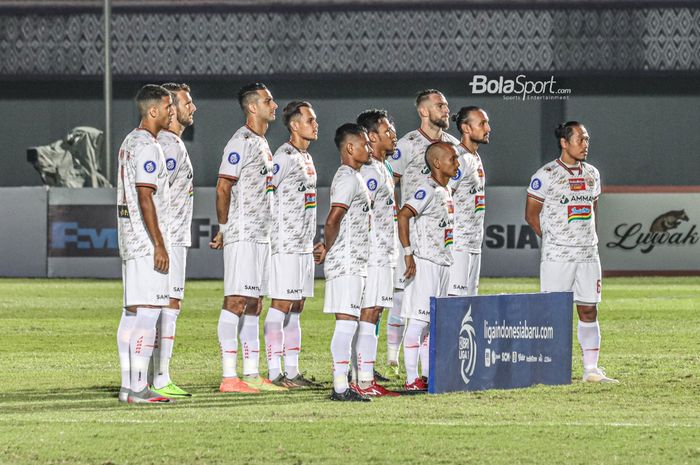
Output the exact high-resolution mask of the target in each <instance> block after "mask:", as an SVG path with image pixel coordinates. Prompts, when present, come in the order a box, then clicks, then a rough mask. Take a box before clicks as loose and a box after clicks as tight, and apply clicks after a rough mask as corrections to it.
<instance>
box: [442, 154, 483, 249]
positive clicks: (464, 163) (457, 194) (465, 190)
mask: <svg viewBox="0 0 700 465" xmlns="http://www.w3.org/2000/svg"><path fill="white" fill-rule="evenodd" d="M457 152H458V153H459V168H458V170H457V175H456V176H455V177H454V178H452V179H450V182H449V183H448V184H447V185H448V186H450V187H451V188H452V198H453V200H454V205H455V231H454V236H455V246H454V250H455V251H456V252H469V253H481V244H482V242H483V240H484V212H485V210H486V194H485V192H484V186H485V184H486V176H485V174H484V166H483V165H482V164H481V157H479V154H478V153H471V152H469V150H467V149H466V147H464V145H461V144H460V145H459V146H458V147H457Z"/></svg>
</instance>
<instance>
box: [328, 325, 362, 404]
mask: <svg viewBox="0 0 700 465" xmlns="http://www.w3.org/2000/svg"><path fill="white" fill-rule="evenodd" d="M356 329H357V321H351V320H336V322H335V331H333V339H331V355H332V356H333V389H334V390H335V392H337V393H339V394H342V393H343V392H345V391H346V390H347V389H348V365H349V364H350V352H351V349H352V338H353V336H354V335H355V330H356Z"/></svg>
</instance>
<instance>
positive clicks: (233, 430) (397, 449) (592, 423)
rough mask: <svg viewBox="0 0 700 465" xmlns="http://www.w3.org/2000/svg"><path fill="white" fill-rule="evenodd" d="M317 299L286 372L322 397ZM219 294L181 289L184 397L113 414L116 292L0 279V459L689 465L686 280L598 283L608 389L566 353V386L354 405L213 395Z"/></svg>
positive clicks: (696, 291) (529, 283)
mask: <svg viewBox="0 0 700 465" xmlns="http://www.w3.org/2000/svg"><path fill="white" fill-rule="evenodd" d="M536 290H537V281H536V280H531V279H484V280H483V282H482V293H484V294H488V293H500V292H509V293H511V292H532V291H536ZM316 291H317V294H316V295H317V297H316V298H315V299H313V300H312V301H311V302H310V303H309V305H307V309H306V310H305V313H304V314H303V317H302V327H303V334H304V348H303V350H302V355H301V365H302V370H305V371H306V372H307V373H308V374H310V375H313V376H315V377H316V378H317V379H321V380H324V381H327V382H328V386H330V378H331V376H330V367H331V358H330V351H329V344H330V338H331V333H332V330H333V321H332V318H331V317H329V316H327V315H323V314H322V313H321V306H322V302H323V298H322V292H323V289H322V283H321V282H317V287H316ZM221 296H222V284H221V283H220V282H213V281H194V282H189V283H188V284H187V295H186V298H185V305H184V310H183V313H182V316H181V318H180V320H179V322H178V339H177V342H176V347H175V357H174V359H173V362H172V367H171V372H172V373H173V375H174V378H175V380H176V382H177V383H178V384H180V385H182V386H183V387H185V388H189V389H190V390H191V391H193V392H194V393H195V397H194V398H193V399H192V400H189V401H181V402H179V403H177V404H176V405H173V406H128V405H120V404H118V403H117V400H116V397H115V396H116V392H117V390H118V383H119V368H118V359H117V354H116V342H115V332H116V328H117V325H118V321H119V305H120V299H121V283H120V282H117V281H89V280H0V463H11V464H15V463H42V464H49V463H50V464H55V463H70V464H73V463H85V464H122V463H138V464H140V465H143V464H150V463H167V464H172V465H174V464H179V463H196V464H210V463H222V464H223V463H265V464H277V463H285V464H302V463H304V464H306V463H333V464H346V463H392V464H394V463H395V464H399V463H405V464H415V463H419V462H422V463H429V464H442V463H445V464H448V463H449V464H452V463H455V464H464V463H474V464H488V463H506V464H512V463H533V464H540V463H566V464H574V463H586V464H589V463H600V464H608V463H635V464H636V463H650V464H655V463H674V464H675V463H689V464H690V463H695V464H697V463H700V406H699V405H700V355H698V349H699V348H700V344H699V343H698V339H700V279H698V278H634V279H607V280H606V282H605V289H604V295H603V299H604V300H603V303H602V305H601V308H600V320H601V326H602V333H603V342H602V351H601V363H602V365H604V366H606V367H607V371H608V374H610V375H611V376H614V377H617V378H619V379H620V380H621V381H622V384H620V385H619V386H608V385H598V386H596V385H588V384H583V383H581V382H579V381H578V379H579V377H580V371H581V366H580V362H579V360H578V359H579V357H578V353H579V351H578V347H574V353H575V354H577V355H576V356H575V357H574V377H575V379H574V381H573V384H571V385H568V386H558V387H545V386H536V387H533V388H528V389H519V390H511V391H499V390H494V391H485V392H475V393H460V394H448V395H438V396H432V395H421V396H404V397H400V398H394V399H377V400H375V401H374V402H372V403H370V404H359V405H358V404H352V405H347V404H340V405H339V404H337V403H331V402H330V401H328V400H327V395H328V393H329V388H328V389H324V390H318V391H305V392H299V391H296V392H290V393H285V394H260V395H257V396H243V395H222V394H218V393H217V392H216V389H217V387H218V383H219V376H220V361H219V353H218V342H217V339H216V324H217V318H218V314H219V308H220V305H221V300H222V298H221ZM575 341H576V339H575V337H574V344H576V343H575ZM384 345H385V338H384V336H383V335H382V337H381V339H380V356H379V357H378V359H379V360H384V357H383V349H384ZM262 362H263V365H264V361H262ZM378 366H379V367H381V364H380V365H378ZM394 387H398V385H394Z"/></svg>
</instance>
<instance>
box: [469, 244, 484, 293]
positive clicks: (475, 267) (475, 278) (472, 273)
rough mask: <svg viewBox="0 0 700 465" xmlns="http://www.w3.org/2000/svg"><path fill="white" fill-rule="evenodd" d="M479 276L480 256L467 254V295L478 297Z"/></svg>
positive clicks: (478, 254)
mask: <svg viewBox="0 0 700 465" xmlns="http://www.w3.org/2000/svg"><path fill="white" fill-rule="evenodd" d="M480 275H481V254H480V253H470V254H469V276H468V278H467V295H479V276H480Z"/></svg>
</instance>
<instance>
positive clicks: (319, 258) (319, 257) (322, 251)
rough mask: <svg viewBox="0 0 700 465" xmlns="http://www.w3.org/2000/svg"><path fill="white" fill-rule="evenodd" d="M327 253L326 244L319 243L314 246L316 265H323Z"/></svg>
mask: <svg viewBox="0 0 700 465" xmlns="http://www.w3.org/2000/svg"><path fill="white" fill-rule="evenodd" d="M326 252H328V251H327V250H326V244H324V243H323V242H318V243H316V244H314V252H313V255H314V263H316V264H317V265H320V264H321V263H323V261H324V260H325V259H326Z"/></svg>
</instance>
